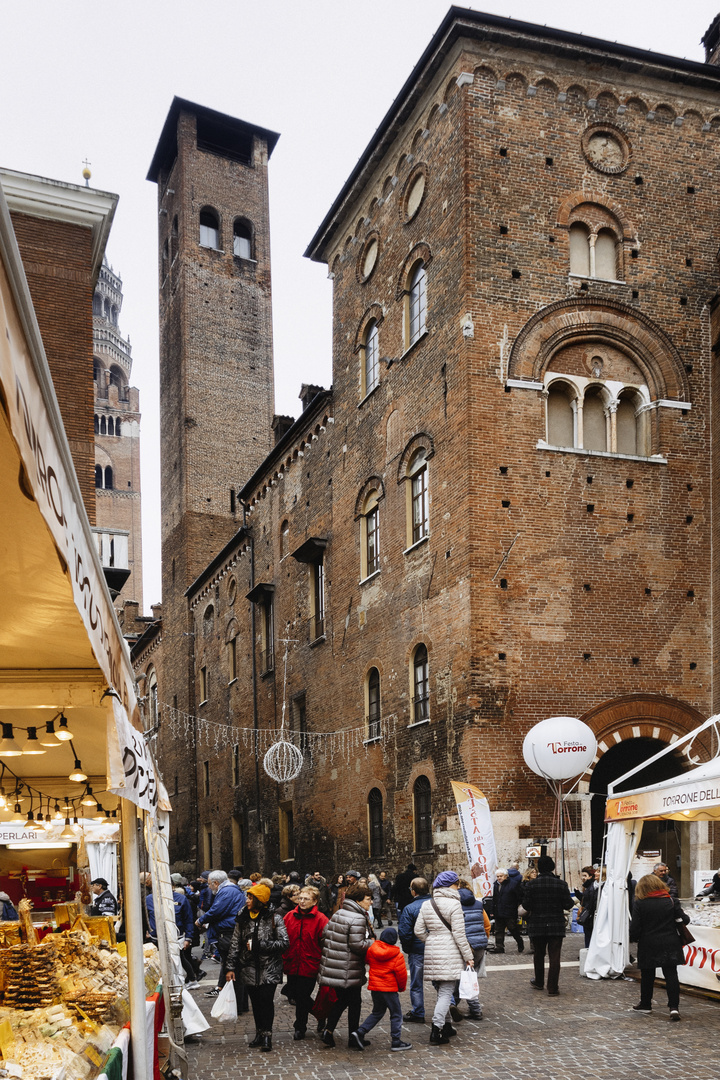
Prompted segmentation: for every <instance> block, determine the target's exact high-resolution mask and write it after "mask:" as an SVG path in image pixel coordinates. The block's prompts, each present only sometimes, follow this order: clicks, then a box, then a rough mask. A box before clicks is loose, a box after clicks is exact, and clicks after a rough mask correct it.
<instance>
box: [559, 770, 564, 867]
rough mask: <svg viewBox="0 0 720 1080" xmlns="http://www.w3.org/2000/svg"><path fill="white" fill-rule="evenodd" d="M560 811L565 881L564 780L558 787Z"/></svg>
mask: <svg viewBox="0 0 720 1080" xmlns="http://www.w3.org/2000/svg"><path fill="white" fill-rule="evenodd" d="M558 810H559V811H560V857H561V862H562V879H563V881H565V804H564V803H563V793H562V780H561V781H560V784H559V786H558Z"/></svg>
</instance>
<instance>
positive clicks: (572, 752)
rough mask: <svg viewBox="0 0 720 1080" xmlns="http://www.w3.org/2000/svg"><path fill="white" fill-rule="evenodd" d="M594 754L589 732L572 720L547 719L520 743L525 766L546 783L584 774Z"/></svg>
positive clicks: (593, 741)
mask: <svg viewBox="0 0 720 1080" xmlns="http://www.w3.org/2000/svg"><path fill="white" fill-rule="evenodd" d="M596 753H597V741H596V739H595V735H594V733H593V731H592V729H591V728H589V727H588V725H587V724H584V723H583V722H582V720H578V719H577V717H575V716H550V717H548V719H547V720H541V721H540V723H539V724H535V727H533V728H531V729H530V731H528V733H527V735H526V736H525V741H524V743H523V757H524V758H525V764H526V765H527V766H528V768H529V769H532V771H533V772H534V773H537V775H538V776H544V777H545V779H546V780H568V779H570V777H572V776H579V775H580V774H581V773H584V772H585V770H586V769H587V768H588V766H589V765H590V764H591V763H592V761H593V758H594V757H595V754H596Z"/></svg>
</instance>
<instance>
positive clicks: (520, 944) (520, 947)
mask: <svg viewBox="0 0 720 1080" xmlns="http://www.w3.org/2000/svg"><path fill="white" fill-rule="evenodd" d="M517 947H518V952H519V953H521V952H525V942H524V941H523V939H522V938H520V939H519V941H518V943H517Z"/></svg>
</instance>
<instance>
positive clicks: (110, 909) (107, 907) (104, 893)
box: [90, 877, 118, 918]
mask: <svg viewBox="0 0 720 1080" xmlns="http://www.w3.org/2000/svg"><path fill="white" fill-rule="evenodd" d="M90 886H91V888H92V891H93V893H94V894H95V899H94V900H93V903H92V907H91V908H90V914H91V915H110V916H111V917H113V918H114V917H115V916H116V915H117V913H118V902H117V900H116V899H115V897H114V896H113V894H112V893H111V892H110V890H109V888H108V883H107V881H106V880H105V878H104V877H96V878H95V880H94V881H91V882H90Z"/></svg>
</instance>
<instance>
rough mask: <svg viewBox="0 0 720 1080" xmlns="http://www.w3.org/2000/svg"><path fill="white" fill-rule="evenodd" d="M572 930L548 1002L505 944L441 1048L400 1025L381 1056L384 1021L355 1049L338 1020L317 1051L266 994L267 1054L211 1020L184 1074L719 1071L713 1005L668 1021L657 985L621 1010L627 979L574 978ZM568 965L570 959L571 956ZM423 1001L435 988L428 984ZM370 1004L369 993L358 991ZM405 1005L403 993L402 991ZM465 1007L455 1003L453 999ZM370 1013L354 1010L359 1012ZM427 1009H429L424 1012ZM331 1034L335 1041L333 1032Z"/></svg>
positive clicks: (517, 1079) (647, 1074) (507, 1078)
mask: <svg viewBox="0 0 720 1080" xmlns="http://www.w3.org/2000/svg"><path fill="white" fill-rule="evenodd" d="M581 944H582V935H580V934H571V935H568V937H567V938H566V939H565V944H564V946H563V961H564V962H572V963H571V966H568V967H564V968H563V969H562V973H561V976H560V996H559V997H555V998H551V997H548V996H547V994H546V993H540V992H538V991H537V990H534V989H533V988H532V987H531V986H530V979H531V978H532V967H531V965H532V957H531V956H529V955H528V952H527V948H526V950H525V953H524V954H522V955H521V956H518V954H517V951H516V947H515V944H514V943H512V942H511V943H510V945H509V947H508V951H507V953H506V954H505V955H504V956H488V962H487V966H488V978H487V979H486V980H485V981H484V982H481V984H480V985H481V991H480V1000H481V1001H482V1003H483V1006H484V1012H485V1018H484V1019H483V1020H481V1021H478V1022H473V1021H470V1020H464V1021H462V1022H461V1023H460V1024H458V1025H457V1029H458V1034H457V1037H456V1038H454V1039H453V1040H452V1041H451V1043H450V1045H449V1046H439V1047H431V1046H429V1045H428V1037H429V1035H430V1025H429V1023H428V1024H426V1025H425V1026H420V1025H419V1024H406V1025H405V1026H404V1027H403V1037H404V1038H405V1039H406V1040H407V1041H409V1042H412V1043H413V1049H412V1050H409V1051H407V1052H406V1053H401V1054H398V1053H391V1052H390V1029H389V1025H388V1024H386V1023H383V1024H380V1025H378V1027H376V1028H375V1029H374V1031H372V1032H371V1033H370V1040H371V1042H372V1046H370V1047H368V1048H367V1049H366V1050H365V1051H364V1053H359V1052H357V1051H355V1052H354V1051H350V1050H348V1049H347V1026H346V1024H345V1023H344V1019H345V1018H344V1017H343V1021H341V1026H339V1027H338V1030H337V1032H336V1042H337V1048H336V1049H335V1050H327V1049H322V1047H321V1044H320V1042H319V1041H318V1039H317V1037H316V1036H315V1035H310V1034H309V1033H308V1037H307V1039H306V1040H305V1041H303V1042H293V1039H292V1025H293V1018H294V1009H293V1008H292V1007H291V1006H290V1005H288V1004H286V1002H285V998H283V997H279V995H276V1002H277V1003H278V1004H277V1010H276V1017H275V1031H274V1035H273V1047H274V1049H273V1052H272V1053H270V1054H265V1053H262V1052H261V1051H260V1050H249V1049H248V1047H247V1043H248V1041H249V1039H251V1038H252V1037H253V1035H254V1026H253V1023H252V1019H251V1014H246V1015H244V1016H242V1017H241V1018H240V1019H239V1020H238V1021H237V1022H236V1023H233V1024H216V1023H214V1021H211V1022H212V1023H213V1026H212V1028H211V1029H210V1031H208V1032H206V1033H205V1034H204V1036H203V1037H202V1041H201V1043H200V1044H197V1045H189V1046H188V1054H189V1060H190V1077H191V1080H195V1078H196V1077H197V1078H201V1080H245V1078H251V1077H252V1078H253V1080H264V1078H267V1080H274V1078H277V1080H326V1078H327V1080H346V1078H349V1077H352V1078H353V1080H364V1078H367V1080H376V1078H380V1077H382V1078H383V1080H394V1078H398V1080H400V1078H406V1077H407V1078H411V1077H412V1078H418V1077H420V1078H422V1077H426V1076H430V1075H432V1074H434V1073H436V1072H440V1073H445V1074H449V1075H451V1076H452V1077H454V1078H460V1080H463V1078H465V1077H468V1078H474V1077H483V1078H486V1077H487V1078H495V1077H497V1078H498V1080H620V1078H625V1077H631V1078H632V1080H646V1078H647V1080H657V1077H658V1076H659V1075H662V1076H672V1077H691V1078H694V1077H699V1078H701V1077H709V1076H717V1075H718V1068H719V1058H720V1054H719V1052H718V1043H719V1035H720V1002H715V1001H706V1000H704V999H702V998H696V997H690V996H688V995H685V994H683V995H682V996H681V999H680V1011H681V1014H682V1018H683V1019H682V1022H681V1023H679V1024H671V1023H670V1022H669V1021H668V1017H667V1005H666V998H665V992H664V990H663V989H662V988H658V989H657V990H656V994H655V1004H654V1012H653V1015H651V1016H641V1015H638V1014H636V1013H633V1012H632V1011H631V1006H632V1005H634V1004H635V1003H636V1002H637V1001H638V998H639V994H638V989H639V987H638V984H637V983H636V982H634V981H633V982H601V983H598V982H591V981H590V980H589V979H582V978H580V977H579V975H578V968H577V962H576V961H577V956H578V953H579V950H580V946H581ZM573 961H574V962H573ZM205 966H206V967H207V969H208V972H209V974H208V978H207V979H205V980H204V984H203V989H202V990H196V991H194V996H195V998H196V1000H197V1001H198V1003H199V1004H200V1005H201V1008H202V1009H203V1011H204V1012H205V1013H206V1015H207V1016H208V1018H209V1015H210V1008H211V1006H212V1001H209V1000H208V999H206V998H205V997H204V991H205V988H206V987H207V985H208V983H209V982H210V980H211V979H212V978H214V977H216V975H217V966H216V965H215V964H205ZM426 990H427V995H426V1010H427V1004H428V1003H432V1002H433V1001H434V997H435V995H434V991H433V990H432V988H431V987H427V986H426ZM364 998H366V999H367V1001H368V1003H369V1001H370V995H369V994H367V993H366V994H364ZM402 1000H403V1011H405V1010H406V1009H407V1008H409V995H408V994H407V993H405V994H403V995H402ZM463 1009H464V1006H463ZM369 1011H370V1008H369V1005H368V1008H367V1010H365V1009H363V1018H364V1017H365V1016H366V1015H367V1013H368V1012H369ZM430 1011H432V1009H430ZM338 1036H341V1037H338Z"/></svg>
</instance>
